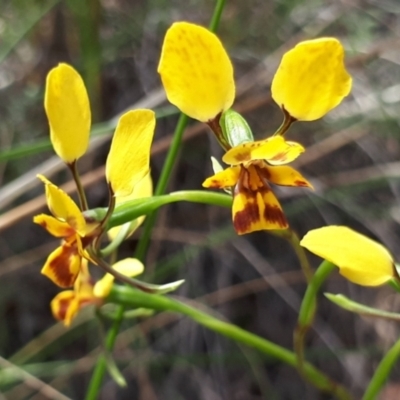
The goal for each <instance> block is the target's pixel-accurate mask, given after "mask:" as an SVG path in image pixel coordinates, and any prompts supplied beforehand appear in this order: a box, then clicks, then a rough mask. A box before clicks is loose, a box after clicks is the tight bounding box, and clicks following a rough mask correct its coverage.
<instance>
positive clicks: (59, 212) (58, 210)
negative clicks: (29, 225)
mask: <svg viewBox="0 0 400 400" xmlns="http://www.w3.org/2000/svg"><path fill="white" fill-rule="evenodd" d="M37 177H38V178H39V179H40V180H41V181H42V182H43V183H44V184H45V188H46V199H47V205H48V207H49V210H50V211H51V213H52V214H53V215H54V217H56V218H57V219H59V220H61V221H64V222H66V223H67V224H68V225H70V226H71V227H72V228H73V229H74V230H75V231H76V232H77V233H79V234H80V235H81V236H84V235H85V233H86V222H85V219H84V217H83V215H82V212H81V211H80V209H79V207H78V206H77V205H76V204H75V202H74V201H73V200H72V199H71V197H69V196H68V195H67V193H65V192H64V191H63V190H61V189H60V188H58V187H57V186H56V185H54V184H52V183H51V182H50V181H49V180H48V179H46V178H45V177H44V176H43V175H38V176H37Z"/></svg>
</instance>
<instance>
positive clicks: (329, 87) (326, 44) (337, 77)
mask: <svg viewBox="0 0 400 400" xmlns="http://www.w3.org/2000/svg"><path fill="white" fill-rule="evenodd" d="M343 58H344V50H343V47H342V45H341V43H340V42H339V41H338V40H337V39H335V38H320V39H314V40H308V41H304V42H300V43H299V44H298V45H297V46H296V47H294V48H293V49H292V50H290V51H288V52H287V53H286V54H285V55H284V56H283V58H282V61H281V64H280V66H279V68H278V70H277V72H276V74H275V77H274V79H273V81H272V86H271V91H272V98H273V99H274V100H275V102H276V103H277V104H278V105H279V106H280V107H281V108H284V109H285V110H286V111H287V112H288V113H289V114H290V115H291V116H292V117H294V118H296V119H297V120H300V121H313V120H316V119H318V118H321V117H322V116H324V115H325V114H326V113H328V112H329V111H330V110H332V109H333V108H334V107H336V106H337V105H338V104H339V103H340V102H341V101H342V100H343V98H344V97H345V96H347V95H348V94H349V92H350V90H351V82H352V79H351V77H350V75H349V74H348V73H347V71H346V69H345V66H344V63H343Z"/></svg>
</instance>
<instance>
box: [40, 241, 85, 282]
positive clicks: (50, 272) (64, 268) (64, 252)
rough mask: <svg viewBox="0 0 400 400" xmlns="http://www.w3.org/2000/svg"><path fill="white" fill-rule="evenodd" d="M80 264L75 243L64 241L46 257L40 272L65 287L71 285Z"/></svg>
mask: <svg viewBox="0 0 400 400" xmlns="http://www.w3.org/2000/svg"><path fill="white" fill-rule="evenodd" d="M80 265H81V256H80V255H79V253H78V248H77V247H76V246H75V245H70V244H68V243H64V244H63V245H62V246H60V247H57V248H56V249H55V250H54V251H53V252H52V253H51V254H50V255H49V256H48V258H47V260H46V263H45V265H44V266H43V268H42V271H41V273H42V274H43V275H45V276H47V277H48V278H49V279H51V280H52V281H53V282H54V283H55V284H56V285H58V286H60V287H62V288H67V287H71V286H73V284H74V282H75V280H76V278H77V276H78V274H79V269H80Z"/></svg>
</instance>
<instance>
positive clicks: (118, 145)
mask: <svg viewBox="0 0 400 400" xmlns="http://www.w3.org/2000/svg"><path fill="white" fill-rule="evenodd" d="M155 123H156V121H155V115H154V112H153V111H151V110H134V111H128V112H127V113H125V114H124V115H123V116H122V117H121V118H120V120H119V122H118V125H117V128H116V130H115V133H114V137H113V140H112V143H111V149H110V152H109V154H108V158H107V164H106V178H107V182H109V183H110V185H111V188H112V191H113V193H114V196H115V197H124V196H129V195H130V194H131V193H132V191H133V188H134V187H135V185H136V184H137V183H138V182H139V181H140V180H141V179H142V178H143V177H144V176H145V175H146V174H147V173H148V172H149V162H150V146H151V142H152V140H153V135H154V127H155Z"/></svg>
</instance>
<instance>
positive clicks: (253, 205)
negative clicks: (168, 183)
mask: <svg viewBox="0 0 400 400" xmlns="http://www.w3.org/2000/svg"><path fill="white" fill-rule="evenodd" d="M303 151H304V148H303V147H302V146H301V145H299V144H298V143H295V142H288V141H285V140H284V139H283V137H282V136H274V137H271V138H269V139H267V140H265V141H262V142H252V143H245V144H243V145H241V146H236V147H234V148H232V149H231V150H229V151H228V152H227V153H226V154H225V155H224V157H223V161H224V162H225V163H227V164H230V165H232V166H231V167H228V168H227V169H225V170H223V171H221V172H218V173H216V174H215V175H213V176H211V177H210V178H208V179H206V180H205V181H204V183H203V186H204V187H207V188H217V189H223V188H231V187H233V188H234V189H233V206H232V219H233V225H234V227H235V229H236V232H237V233H238V234H240V235H241V234H244V233H249V232H253V231H257V230H262V229H285V228H287V227H288V222H287V220H286V217H285V214H284V212H283V210H282V207H281V205H280V204H279V201H278V200H277V198H276V197H275V195H274V193H273V192H272V189H271V187H270V185H269V183H273V184H276V185H283V186H300V187H312V186H311V184H310V183H309V182H308V181H307V179H305V178H304V177H303V176H302V175H301V174H300V173H299V172H298V171H296V170H295V169H294V168H292V167H289V166H287V165H284V164H287V163H289V162H291V161H293V160H294V159H295V158H297V157H298V156H299V155H300V154H301V153H302V152H303Z"/></svg>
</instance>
